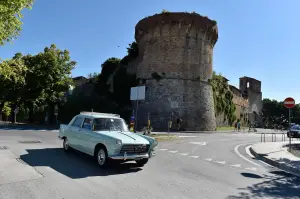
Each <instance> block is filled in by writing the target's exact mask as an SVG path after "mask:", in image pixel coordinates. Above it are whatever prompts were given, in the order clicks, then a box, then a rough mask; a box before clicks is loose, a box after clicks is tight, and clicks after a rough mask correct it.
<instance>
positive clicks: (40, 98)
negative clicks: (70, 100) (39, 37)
mask: <svg viewBox="0 0 300 199" xmlns="http://www.w3.org/2000/svg"><path fill="white" fill-rule="evenodd" d="M23 59H24V62H25V65H26V66H27V67H28V72H27V76H26V86H25V88H24V93H23V99H24V100H25V102H27V103H29V102H32V101H36V102H37V103H44V102H45V103H55V102H57V101H58V100H59V99H60V98H61V97H63V95H64V93H65V92H66V91H68V88H69V85H70V84H71V83H72V78H71V71H72V69H73V68H74V67H75V65H76V62H75V61H72V60H71V58H70V53H69V51H67V50H60V49H58V48H57V47H56V46H55V45H54V44H52V45H51V46H50V47H49V48H48V47H46V48H45V49H44V52H42V53H39V54H37V55H34V56H31V55H27V56H24V57H23Z"/></svg>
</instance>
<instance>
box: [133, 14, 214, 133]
mask: <svg viewBox="0 0 300 199" xmlns="http://www.w3.org/2000/svg"><path fill="white" fill-rule="evenodd" d="M135 37H136V41H137V43H138V47H139V60H140V61H139V63H138V64H137V78H140V79H145V80H146V86H147V89H148V90H147V93H146V101H145V102H143V103H141V104H140V105H139V113H140V114H143V115H147V113H148V112H151V113H152V118H151V120H152V125H153V128H155V129H167V120H168V119H162V118H168V116H169V115H170V113H171V112H174V114H175V116H174V117H175V118H174V121H175V120H176V115H177V116H180V117H181V118H182V119H183V121H184V122H183V127H184V128H185V129H187V130H215V128H216V122H215V115H214V106H213V95H212V88H211V86H210V85H209V84H208V83H207V81H208V80H209V79H211V78H212V55H213V46H214V44H215V43H216V41H217V27H216V24H215V23H214V22H213V21H211V20H209V19H207V18H204V17H201V16H200V15H195V14H188V13H168V14H159V15H154V16H152V17H148V18H146V19H143V20H141V21H140V22H139V23H138V24H137V26H136V34H135ZM153 73H157V74H159V75H161V76H163V79H162V80H160V81H157V80H155V79H153ZM177 107H178V108H177ZM143 115H140V117H139V118H140V121H141V120H144V118H145V116H143Z"/></svg>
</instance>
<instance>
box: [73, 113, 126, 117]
mask: <svg viewBox="0 0 300 199" xmlns="http://www.w3.org/2000/svg"><path fill="white" fill-rule="evenodd" d="M79 115H80V116H84V117H90V118H120V115H118V114H113V113H98V112H80V114H79Z"/></svg>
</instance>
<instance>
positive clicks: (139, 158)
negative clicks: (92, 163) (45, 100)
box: [58, 112, 158, 167]
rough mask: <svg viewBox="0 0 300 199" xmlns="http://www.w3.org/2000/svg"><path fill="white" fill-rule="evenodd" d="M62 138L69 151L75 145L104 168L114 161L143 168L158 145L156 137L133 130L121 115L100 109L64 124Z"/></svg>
mask: <svg viewBox="0 0 300 199" xmlns="http://www.w3.org/2000/svg"><path fill="white" fill-rule="evenodd" d="M58 137H59V138H60V139H62V140H63V149H64V150H65V151H66V152H67V151H69V149H70V147H71V148H73V149H76V150H78V151H81V152H83V153H86V154H88V155H91V156H94V157H95V159H96V160H97V161H96V162H97V163H98V165H99V166H101V167H105V166H107V163H108V162H109V161H112V160H118V162H126V161H135V162H136V163H137V164H138V166H140V167H142V166H144V165H145V164H146V163H147V162H148V160H149V158H151V157H152V156H153V155H154V150H155V147H156V146H157V145H158V142H157V141H156V139H154V138H152V137H149V136H146V135H142V134H137V133H132V132H130V131H129V130H128V126H127V125H126V123H125V121H124V119H122V118H120V116H119V115H116V114H107V113H96V112H81V113H80V114H79V115H76V116H75V117H74V118H73V119H72V120H71V122H70V123H69V124H68V125H64V124H61V125H60V129H59V136H58Z"/></svg>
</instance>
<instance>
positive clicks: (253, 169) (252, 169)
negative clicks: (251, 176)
mask: <svg viewBox="0 0 300 199" xmlns="http://www.w3.org/2000/svg"><path fill="white" fill-rule="evenodd" d="M245 169H247V170H251V171H256V170H257V168H255V167H251V168H245Z"/></svg>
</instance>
